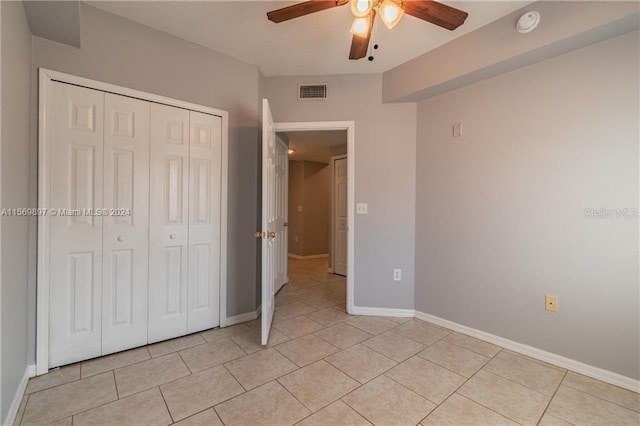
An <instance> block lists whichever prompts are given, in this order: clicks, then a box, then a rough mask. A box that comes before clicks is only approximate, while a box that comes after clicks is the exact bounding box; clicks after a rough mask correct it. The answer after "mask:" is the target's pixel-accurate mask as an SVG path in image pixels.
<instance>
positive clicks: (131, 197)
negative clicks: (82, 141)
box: [102, 93, 150, 355]
mask: <svg viewBox="0 0 640 426" xmlns="http://www.w3.org/2000/svg"><path fill="white" fill-rule="evenodd" d="M104 103H105V107H104V108H105V123H104V127H105V132H104V203H103V206H104V208H105V209H106V211H107V212H108V213H109V214H108V215H107V216H105V217H104V218H103V220H102V227H103V242H102V244H103V245H102V247H103V262H102V268H103V279H102V354H103V355H106V354H109V353H113V352H118V351H121V350H124V349H128V348H133V347H136V346H141V345H145V344H146V343H147V304H148V293H149V108H150V104H149V102H146V101H141V100H139V99H134V98H129V97H125V96H119V95H114V94H111V93H106V94H105V100H104Z"/></svg>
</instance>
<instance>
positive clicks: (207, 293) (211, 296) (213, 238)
mask: <svg viewBox="0 0 640 426" xmlns="http://www.w3.org/2000/svg"><path fill="white" fill-rule="evenodd" d="M190 141H191V145H190V149H189V153H190V156H189V157H190V168H189V170H190V171H189V292H188V307H187V309H188V321H187V325H188V332H189V333H193V332H195V331H199V330H204V329H207V328H212V327H216V326H218V325H219V323H220V311H219V306H220V302H219V294H220V278H219V277H220V187H221V186H220V185H221V180H220V179H221V175H220V173H221V153H222V151H221V150H222V119H221V118H220V117H217V116H213V115H209V114H202V113H198V112H194V111H191V112H190Z"/></svg>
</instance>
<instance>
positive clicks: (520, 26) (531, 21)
mask: <svg viewBox="0 0 640 426" xmlns="http://www.w3.org/2000/svg"><path fill="white" fill-rule="evenodd" d="M539 23H540V14H539V13H538V12H527V13H525V14H524V15H522V16H521V17H520V19H518V23H517V24H516V29H517V30H518V32H519V33H522V34H524V33H528V32H530V31H533V29H534V28H535V27H537V26H538V24H539Z"/></svg>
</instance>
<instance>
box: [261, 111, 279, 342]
mask: <svg viewBox="0 0 640 426" xmlns="http://www.w3.org/2000/svg"><path fill="white" fill-rule="evenodd" d="M276 235H277V234H276V130H275V125H274V123H273V116H272V115H271V109H270V108H269V101H268V100H267V99H263V100H262V344H263V345H266V344H267V342H268V341H269V332H270V331H271V321H272V319H273V313H274V310H275V296H274V294H275V291H274V290H275V285H274V283H275V278H276V268H277V265H276V250H275V249H276V246H275V237H276Z"/></svg>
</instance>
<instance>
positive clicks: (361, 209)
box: [356, 203, 369, 214]
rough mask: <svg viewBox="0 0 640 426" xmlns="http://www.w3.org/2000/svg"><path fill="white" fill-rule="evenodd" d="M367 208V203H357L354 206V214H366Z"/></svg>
mask: <svg viewBox="0 0 640 426" xmlns="http://www.w3.org/2000/svg"><path fill="white" fill-rule="evenodd" d="M368 207H369V206H368V205H367V203H358V204H356V213H357V214H367V210H368Z"/></svg>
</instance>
